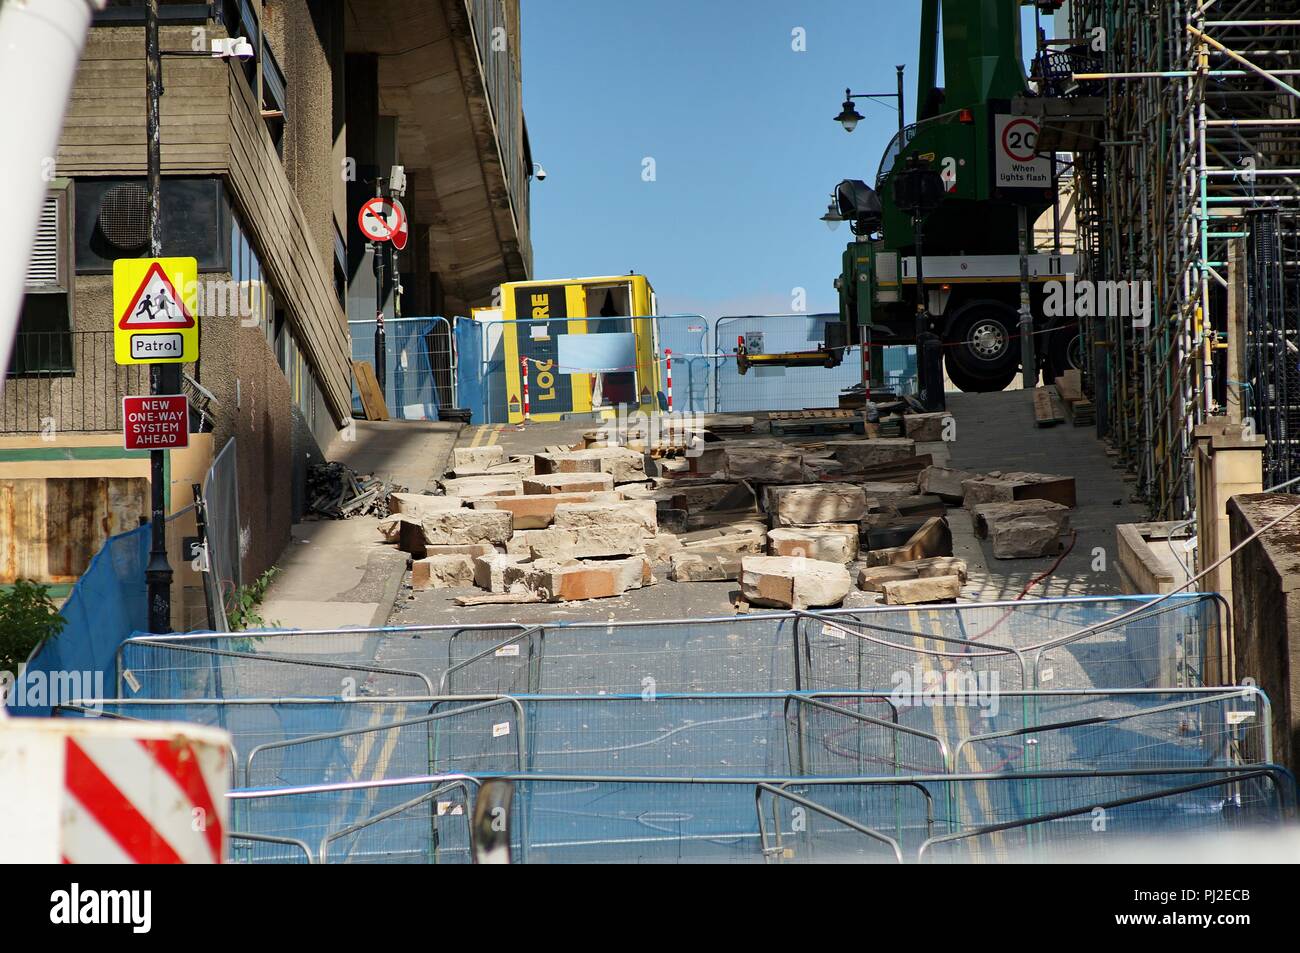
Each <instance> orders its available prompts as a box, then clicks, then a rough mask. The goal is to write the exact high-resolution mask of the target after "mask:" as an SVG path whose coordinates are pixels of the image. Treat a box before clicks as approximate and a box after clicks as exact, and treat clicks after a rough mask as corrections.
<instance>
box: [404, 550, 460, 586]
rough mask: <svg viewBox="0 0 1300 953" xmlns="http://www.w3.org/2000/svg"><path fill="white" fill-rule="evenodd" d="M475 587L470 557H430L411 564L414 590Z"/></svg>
mask: <svg viewBox="0 0 1300 953" xmlns="http://www.w3.org/2000/svg"><path fill="white" fill-rule="evenodd" d="M472 585H474V561H473V560H472V559H471V558H470V557H469V556H463V555H456V556H428V557H426V558H424V559H417V560H415V562H413V563H411V588H412V589H420V590H424V589H460V588H469V587H470V586H472Z"/></svg>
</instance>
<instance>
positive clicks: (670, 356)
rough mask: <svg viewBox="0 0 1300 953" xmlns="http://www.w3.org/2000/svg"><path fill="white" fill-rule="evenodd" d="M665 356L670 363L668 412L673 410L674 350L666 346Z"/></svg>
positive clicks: (668, 363)
mask: <svg viewBox="0 0 1300 953" xmlns="http://www.w3.org/2000/svg"><path fill="white" fill-rule="evenodd" d="M664 358H665V360H666V362H667V365H668V413H670V414H671V413H672V412H673V352H672V349H671V348H664Z"/></svg>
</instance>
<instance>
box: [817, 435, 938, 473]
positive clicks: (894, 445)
mask: <svg viewBox="0 0 1300 953" xmlns="http://www.w3.org/2000/svg"><path fill="white" fill-rule="evenodd" d="M826 449H827V451H829V452H830V454H831V456H833V457H834V458H835V459H836V460H838V461H839V462H840V463H842V464H844V466H845V467H846V468H847V469H848V470H857V469H858V468H860V467H874V466H879V465H880V464H882V463H893V462H896V461H902V460H906V459H908V458H909V457H914V456H916V441H915V440H911V439H909V438H907V437H877V438H874V439H859V440H852V439H846V440H828V441H826Z"/></svg>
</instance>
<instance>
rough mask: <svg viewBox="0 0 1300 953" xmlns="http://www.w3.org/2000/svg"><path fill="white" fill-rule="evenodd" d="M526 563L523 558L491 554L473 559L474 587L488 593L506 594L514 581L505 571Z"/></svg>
mask: <svg viewBox="0 0 1300 953" xmlns="http://www.w3.org/2000/svg"><path fill="white" fill-rule="evenodd" d="M525 561H526V557H524V556H511V555H507V554H505V553H497V552H493V553H491V554H489V555H483V556H476V557H475V558H474V585H476V586H478V587H479V588H480V589H486V590H487V591H488V592H508V591H509V590H510V584H511V583H512V582H513V581H514V580H513V579H511V578H508V577H507V571H508V570H510V569H512V568H514V567H517V566H519V565H520V564H522V563H523V562H525Z"/></svg>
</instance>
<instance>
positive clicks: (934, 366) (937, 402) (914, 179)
mask: <svg viewBox="0 0 1300 953" xmlns="http://www.w3.org/2000/svg"><path fill="white" fill-rule="evenodd" d="M943 193H944V185H943V176H941V175H940V174H939V173H938V172H936V171H935V170H934V169H932V168H931V167H930V164H929V163H928V162H925V161H924V160H922V159H921V158H920V157H919V156H911V157H910V158H908V160H907V166H906V167H905V168H904V169H903V171H901V172H899V173H898V174H896V175H895V176H894V204H895V205H897V206H898V207H899V208H900V209H902V210H903V211H904V212H907V213H908V214H910V215H911V216H912V230H913V239H914V241H915V243H916V378H917V379H916V383H917V390H918V391H919V397H920V399H921V402H922V403H923V404H924V405H925V409H926V410H942V409H943V406H944V397H943V376H942V374H940V373H939V372H938V360H937V358H938V356H939V353H940V350H941V348H940V344H939V339H938V337H937V336H935V334H934V333H933V332H932V331H931V330H930V301H929V294H928V293H927V292H926V288H925V251H924V244H925V216H926V214H927V213H929V212H931V211H933V210H934V209H936V208H938V207H939V205H940V204H941V203H942V202H943Z"/></svg>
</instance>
